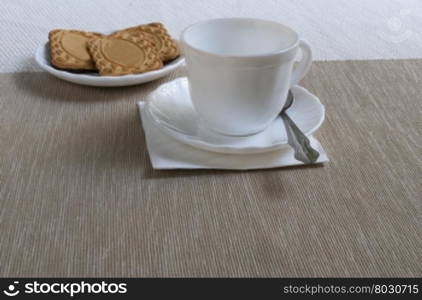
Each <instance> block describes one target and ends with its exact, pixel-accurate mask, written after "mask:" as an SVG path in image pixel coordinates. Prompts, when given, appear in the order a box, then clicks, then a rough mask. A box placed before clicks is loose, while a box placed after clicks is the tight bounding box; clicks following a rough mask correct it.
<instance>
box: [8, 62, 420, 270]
mask: <svg viewBox="0 0 422 300" xmlns="http://www.w3.org/2000/svg"><path fill="white" fill-rule="evenodd" d="M184 74H185V70H184V69H183V68H182V69H180V70H179V71H178V72H177V73H175V74H173V77H174V76H182V75H184ZM171 78H172V77H168V78H165V79H162V80H159V81H156V82H152V83H148V84H145V85H141V86H135V87H129V88H109V89H102V88H90V87H83V86H77V85H74V84H70V83H66V82H64V81H60V80H58V79H55V78H53V77H51V76H50V75H48V74H46V73H41V72H40V73H33V72H28V73H22V72H21V73H4V74H0V91H1V93H0V100H1V107H2V108H1V127H0V134H1V155H0V165H1V198H0V237H1V238H0V275H1V276H12V277H15V276H229V277H230V276H421V275H422V271H421V270H422V267H421V185H420V184H421V177H420V175H421V171H422V170H421V155H420V146H421V140H420V136H421V118H420V110H421V109H420V108H421V106H420V101H421V87H422V84H421V83H422V82H421V78H422V60H401V61H400V60H398V61H346V62H340V61H338V62H317V63H315V64H314V65H313V67H312V69H311V72H310V74H309V75H308V76H307V77H306V79H305V80H304V81H303V84H304V86H305V87H306V88H308V89H309V90H310V91H312V92H313V93H315V94H316V95H318V96H319V97H320V99H321V101H322V102H323V103H324V105H325V106H326V109H327V119H326V121H325V123H324V124H323V126H322V128H321V129H320V130H319V131H318V132H317V133H316V137H317V138H318V139H319V140H320V141H321V143H322V144H323V145H324V147H325V149H326V150H327V151H328V153H329V155H330V159H331V161H330V163H328V164H325V165H324V166H314V167H296V168H284V169H273V170H265V171H248V172H240V171H210V170H203V171H187V170H183V171H182V170H179V171H154V170H153V169H152V168H151V166H150V162H149V159H148V154H147V151H146V146H145V141H144V136H143V131H142V130H141V127H140V122H139V119H138V114H137V110H136V105H135V103H136V101H139V100H141V99H143V97H144V96H145V95H146V94H147V93H148V92H150V91H151V90H152V89H154V88H155V87H157V86H158V85H159V84H160V83H163V82H165V81H167V80H171Z"/></svg>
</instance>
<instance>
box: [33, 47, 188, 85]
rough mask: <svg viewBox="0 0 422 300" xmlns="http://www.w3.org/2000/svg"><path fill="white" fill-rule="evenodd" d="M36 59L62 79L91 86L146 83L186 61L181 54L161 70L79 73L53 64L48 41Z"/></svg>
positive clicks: (46, 69) (41, 65) (44, 67)
mask: <svg viewBox="0 0 422 300" xmlns="http://www.w3.org/2000/svg"><path fill="white" fill-rule="evenodd" d="M35 60H36V61H37V63H38V65H39V66H40V67H41V68H43V69H44V70H45V71H47V72H48V73H50V74H52V75H54V76H56V77H58V78H60V79H63V80H66V81H70V82H73V83H77V84H82V85H91V86H128V85H135V84H140V83H145V82H148V81H152V80H155V79H158V78H161V77H163V76H166V75H167V74H169V73H170V72H172V71H173V70H175V69H176V68H177V67H179V66H180V65H182V64H183V62H184V58H183V56H179V57H178V58H176V59H175V60H173V61H171V62H169V63H166V64H165V65H164V67H163V68H161V69H159V70H155V71H149V72H146V73H141V74H130V75H122V76H100V75H99V74H98V73H95V72H86V73H77V72H72V71H66V70H60V69H57V68H55V67H53V66H52V65H51V63H50V49H49V45H48V43H46V44H44V45H42V46H40V47H39V48H38V49H37V52H36V53H35Z"/></svg>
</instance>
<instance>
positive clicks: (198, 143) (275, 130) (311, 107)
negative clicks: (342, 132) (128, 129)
mask: <svg viewBox="0 0 422 300" xmlns="http://www.w3.org/2000/svg"><path fill="white" fill-rule="evenodd" d="M292 92H293V94H294V96H295V101H294V102H293V105H292V106H291V107H290V108H289V109H288V111H287V113H288V115H289V116H290V118H291V119H292V120H293V121H294V122H295V123H296V124H297V126H298V127H299V128H300V129H301V130H302V131H303V132H304V133H305V134H306V135H310V134H312V133H313V132H314V131H315V130H317V129H318V128H319V127H320V126H321V124H322V122H323V121H324V116H325V109H324V106H323V105H322V104H321V102H320V101H319V100H318V98H317V97H316V96H315V95H313V94H311V93H310V92H309V91H308V90H306V89H305V88H303V87H300V86H293V87H292ZM146 103H147V105H146V112H147V113H146V116H147V117H148V118H149V119H151V120H152V121H153V124H155V125H156V126H157V127H158V128H160V129H161V130H162V131H164V132H165V133H167V134H168V135H170V136H171V137H173V138H175V139H177V140H178V141H180V142H182V143H185V144H188V145H191V146H193V147H196V148H200V149H203V150H208V151H213V152H220V153H236V154H250V153H260V152H268V151H273V150H276V149H280V148H282V147H285V146H286V145H287V134H286V131H285V128H284V124H283V122H282V120H281V118H280V117H278V118H277V119H275V120H274V121H273V122H272V123H271V124H270V126H269V127H268V128H267V129H265V130H264V131H262V132H260V133H257V134H255V135H251V136H246V137H230V136H224V135H221V134H218V133H216V132H214V131H210V130H209V129H207V128H205V127H204V126H202V124H201V122H200V120H199V118H198V115H197V114H196V112H195V110H194V108H193V106H192V103H191V100H190V95H189V90H188V81H187V78H177V79H175V80H173V81H170V82H167V83H165V84H162V85H161V86H159V87H158V88H157V89H156V90H154V91H153V92H152V93H151V94H149V95H148V97H147V99H146Z"/></svg>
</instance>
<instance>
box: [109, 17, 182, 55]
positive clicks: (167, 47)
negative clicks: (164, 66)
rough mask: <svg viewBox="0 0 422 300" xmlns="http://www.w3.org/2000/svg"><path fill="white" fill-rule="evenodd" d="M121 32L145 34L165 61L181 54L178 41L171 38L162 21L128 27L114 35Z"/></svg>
mask: <svg viewBox="0 0 422 300" xmlns="http://www.w3.org/2000/svg"><path fill="white" fill-rule="evenodd" d="M121 32H129V33H130V34H132V35H135V36H136V35H138V34H141V35H144V36H145V38H147V39H148V40H149V41H151V42H152V43H153V44H154V46H155V48H156V49H157V51H158V54H159V55H160V59H161V60H162V61H163V62H165V61H168V60H172V59H174V58H176V57H178V56H179V55H180V50H179V47H178V46H177V43H176V41H175V40H173V39H172V38H171V36H170V34H169V33H168V32H167V29H166V28H165V27H164V25H163V24H161V23H150V24H145V25H139V26H135V27H130V28H126V29H123V30H119V31H117V32H115V33H113V34H112V36H113V35H115V34H119V33H121Z"/></svg>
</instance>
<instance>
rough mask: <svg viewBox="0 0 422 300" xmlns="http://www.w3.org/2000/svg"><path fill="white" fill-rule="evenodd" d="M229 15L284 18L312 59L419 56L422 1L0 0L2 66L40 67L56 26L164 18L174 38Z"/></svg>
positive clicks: (103, 27) (105, 26) (106, 26)
mask: <svg viewBox="0 0 422 300" xmlns="http://www.w3.org/2000/svg"><path fill="white" fill-rule="evenodd" d="M229 16H237V17H242V16H243V17H257V18H265V19H271V20H275V21H279V22H282V23H285V24H288V25H290V26H292V27H293V28H295V29H296V30H297V31H298V32H299V33H300V34H301V35H302V36H303V37H304V38H306V39H307V40H308V41H309V42H310V43H311V44H312V45H313V50H314V56H315V59H317V60H345V59H391V58H393V59H396V58H397V59H399V58H421V57H422V0H101V1H100V0H96V1H95V0H1V5H0V31H1V32H0V49H1V55H0V72H16V71H38V70H39V69H38V68H37V66H36V65H35V63H34V61H33V59H32V55H33V53H34V51H35V49H36V48H37V46H38V45H40V44H42V43H43V42H45V41H46V40H47V34H48V31H49V30H51V29H54V28H73V29H86V30H95V31H104V32H106V31H109V30H113V29H117V28H122V27H127V26H133V25H136V24H141V23H147V22H152V21H161V22H164V23H165V24H166V25H167V27H168V28H169V30H170V32H171V33H172V34H173V35H174V36H176V37H177V36H178V35H179V33H180V32H181V30H182V29H183V28H184V27H186V26H187V25H190V24H192V23H195V22H197V21H199V20H203V19H208V18H217V17H229Z"/></svg>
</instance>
